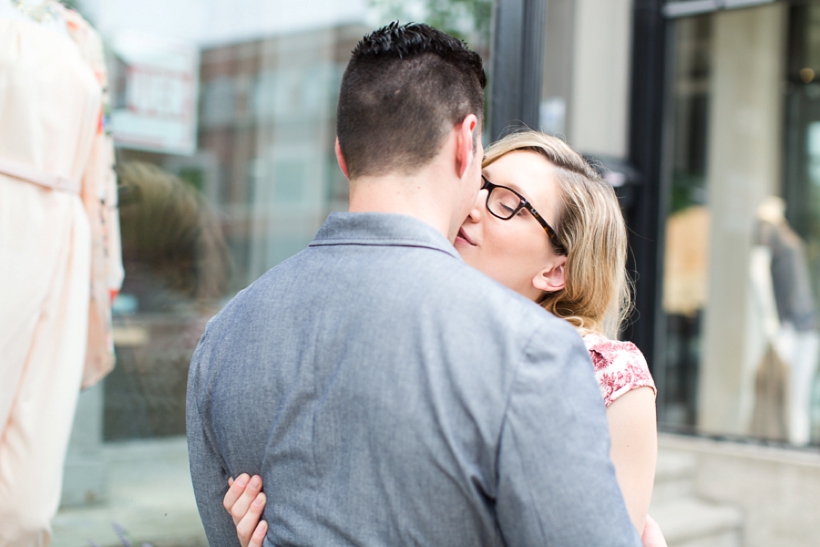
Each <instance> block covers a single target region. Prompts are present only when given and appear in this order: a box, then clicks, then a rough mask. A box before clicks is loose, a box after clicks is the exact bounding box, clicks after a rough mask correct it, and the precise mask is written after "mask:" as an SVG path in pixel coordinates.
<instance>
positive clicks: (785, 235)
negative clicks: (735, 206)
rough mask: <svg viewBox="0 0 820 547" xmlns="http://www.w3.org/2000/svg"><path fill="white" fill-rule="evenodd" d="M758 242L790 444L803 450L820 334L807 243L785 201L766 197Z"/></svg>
mask: <svg viewBox="0 0 820 547" xmlns="http://www.w3.org/2000/svg"><path fill="white" fill-rule="evenodd" d="M757 213H758V220H759V222H760V243H759V245H758V246H756V247H755V252H760V253H764V254H766V255H767V256H768V264H767V266H768V267H767V268H760V267H758V268H757V274H756V275H757V277H758V278H760V277H762V276H767V277H768V279H766V280H764V281H762V282H758V283H757V284H756V287H758V289H759V290H758V292H768V293H769V295H766V296H765V299H766V300H771V301H772V303H773V304H774V306H767V307H766V308H767V310H768V311H767V313H766V316H767V317H768V318H767V320H766V325H767V327H766V329H765V330H766V339H767V340H770V341H771V343H772V346H773V348H774V350H775V351H776V353H777V354H778V356H779V357H780V359H782V361H783V363H784V364H785V365H786V367H787V369H788V373H787V376H788V381H787V382H786V388H787V389H786V391H787V397H786V399H785V407H786V408H785V409H784V413H785V416H786V420H785V422H786V427H785V429H786V431H784V434H785V436H786V438H787V439H788V440H789V442H790V443H792V444H795V445H798V446H803V445H806V444H808V442H809V437H810V421H809V416H810V395H811V387H812V381H813V379H814V375H815V371H816V369H817V362H818V358H820V334H818V332H817V316H816V309H815V305H814V299H813V297H812V293H811V286H810V281H809V271H808V265H807V260H806V254H805V249H804V245H803V241H802V240H801V239H800V237H799V236H798V235H797V234H796V233H794V231H792V229H791V228H790V227H789V225H788V222H787V221H786V217H785V203H784V202H783V200H782V199H781V198H779V197H774V196H770V197H768V198H766V199H765V200H764V201H763V202H762V203H761V205H760V206H759V208H758V211H757Z"/></svg>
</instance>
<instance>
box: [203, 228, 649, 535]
mask: <svg viewBox="0 0 820 547" xmlns="http://www.w3.org/2000/svg"><path fill="white" fill-rule="evenodd" d="M188 445H189V450H190V463H191V476H192V479H193V484H194V491H195V493H196V498H197V503H198V505H199V512H200V515H201V517H202V521H203V523H204V525H205V530H206V532H207V534H208V539H209V541H210V544H211V545H213V546H220V547H221V546H229V545H231V546H232V545H238V544H239V543H238V541H237V539H236V532H235V529H234V526H233V524H232V521H231V518H230V516H229V515H228V513H227V512H226V511H225V509H223V508H222V497H223V496H224V494H225V492H226V491H227V480H228V477H229V476H234V477H235V476H237V475H238V474H240V473H242V472H247V473H251V474H260V475H262V477H263V479H264V481H265V492H266V494H267V497H268V505H267V507H266V509H265V514H264V518H265V519H266V520H267V521H268V523H269V530H268V535H267V540H266V543H265V545H267V546H272V545H276V546H316V547H319V546H335V545H357V546H374V547H375V546H400V545H419V546H429V547H432V546H439V547H450V546H496V545H510V546H525V545H526V546H553V545H555V546H557V545H562V546H564V545H566V546H584V547H603V546H633V547H634V546H639V545H641V542H640V538H639V537H638V535H637V533H636V531H635V529H634V527H633V526H632V523H631V522H630V519H629V515H628V514H627V511H626V508H625V505H624V502H623V499H622V497H621V494H620V491H619V489H618V485H617V483H616V480H615V473H614V468H613V466H612V463H611V462H610V460H609V436H608V431H607V423H606V417H605V412H604V405H603V403H602V401H601V394H600V392H599V389H598V385H597V383H596V382H595V379H594V376H593V371H592V365H591V363H590V360H589V356H588V354H587V351H586V349H585V348H584V344H583V342H582V341H581V338H580V337H579V336H578V335H577V334H576V332H575V330H574V329H573V328H572V327H571V326H570V325H569V324H568V323H566V322H564V321H562V320H559V319H557V318H555V317H553V316H552V315H550V314H549V313H547V312H545V311H544V310H543V309H542V308H540V307H539V306H537V305H536V304H534V303H533V302H530V301H528V300H527V299H525V298H523V297H522V296H520V295H518V294H516V293H514V292H513V291H510V290H509V289H506V288H505V287H502V286H501V285H499V284H498V283H496V282H495V281H493V280H491V279H489V278H488V277H486V276H484V275H483V274H481V273H480V272H478V271H477V270H474V269H472V268H470V267H469V266H467V265H465V264H464V263H463V262H462V260H461V259H460V257H459V256H458V254H457V253H456V251H455V250H454V248H453V246H452V245H451V244H450V243H449V242H448V241H447V240H446V239H445V238H444V237H443V236H442V235H441V234H440V233H438V232H437V231H436V230H435V229H433V228H432V227H431V226H429V225H427V224H425V223H423V222H421V221H419V220H416V219H413V218H410V217H406V216H402V215H392V214H383V213H334V214H332V215H330V217H329V218H328V219H327V221H326V222H325V224H324V225H323V226H322V228H321V229H320V230H319V233H318V234H317V235H316V238H315V239H314V240H313V242H312V243H311V245H310V247H309V248H308V249H306V250H304V251H302V252H301V253H299V254H297V255H295V256H293V257H292V258H290V259H288V260H286V261H285V262H283V263H282V264H280V265H278V266H276V267H275V268H273V269H271V270H270V271H268V272H267V273H266V274H265V275H263V276H262V277H261V278H260V279H259V280H258V281H256V282H255V283H253V284H252V285H251V286H250V287H248V288H247V289H245V290H244V291H242V292H241V293H240V294H238V295H237V296H236V297H235V298H234V299H233V300H232V301H231V302H230V303H229V304H228V305H227V306H226V307H225V308H224V309H223V310H222V311H221V312H220V313H219V314H218V315H217V316H216V317H214V318H213V319H212V320H211V321H210V323H209V324H208V327H207V329H206V331H205V334H203V336H202V339H201V340H200V342H199V346H198V348H197V350H196V353H195V354H194V358H193V361H192V362H191V369H190V375H189V381H188Z"/></svg>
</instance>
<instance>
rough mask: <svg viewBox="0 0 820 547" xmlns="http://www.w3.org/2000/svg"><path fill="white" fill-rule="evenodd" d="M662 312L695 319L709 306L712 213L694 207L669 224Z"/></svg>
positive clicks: (669, 221) (667, 227) (679, 214)
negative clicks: (707, 296)
mask: <svg viewBox="0 0 820 547" xmlns="http://www.w3.org/2000/svg"><path fill="white" fill-rule="evenodd" d="M665 249H666V251H665V255H664V282H663V309H664V311H665V312H666V313H668V314H676V315H683V316H686V317H695V316H696V315H697V312H698V311H699V310H702V309H703V308H704V306H705V304H706V291H707V272H708V261H709V210H708V209H707V208H706V207H704V206H702V205H694V206H692V207H688V208H687V209H684V210H683V211H680V212H678V213H675V214H674V215H672V216H671V217H669V220H668V221H667V222H666V246H665Z"/></svg>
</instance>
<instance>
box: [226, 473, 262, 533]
mask: <svg viewBox="0 0 820 547" xmlns="http://www.w3.org/2000/svg"><path fill="white" fill-rule="evenodd" d="M228 483H229V484H230V488H228V492H227V493H226V494H225V497H224V498H223V500H222V506H223V507H225V510H226V511H228V513H230V515H231V517H232V518H233V523H234V524H238V523H239V521H240V520H242V517H244V516H245V513H247V512H248V508H249V507H250V505H251V502H253V500H254V499H255V498H256V496H257V494H259V492H260V491H261V490H262V477H260V476H259V475H254V476H253V477H249V476H248V474H247V473H242V474H241V475H239V476H238V477H237V478H236V480H235V481H233V483H231V481H228Z"/></svg>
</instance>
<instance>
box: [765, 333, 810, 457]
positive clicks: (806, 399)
mask: <svg viewBox="0 0 820 547" xmlns="http://www.w3.org/2000/svg"><path fill="white" fill-rule="evenodd" d="M776 340H777V349H778V354H780V355H782V356H783V358H784V360H785V361H786V362H787V363H788V365H789V369H790V375H789V412H788V416H789V442H790V443H792V444H794V445H798V446H805V445H807V444H809V440H810V436H811V422H810V413H811V389H812V386H813V380H814V373H815V370H816V369H817V360H818V357H820V334H818V333H817V332H816V331H798V330H796V329H795V328H794V327H793V326H792V325H791V323H783V325H782V327H781V329H780V331H779V332H778V333H777V339H776Z"/></svg>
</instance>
